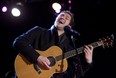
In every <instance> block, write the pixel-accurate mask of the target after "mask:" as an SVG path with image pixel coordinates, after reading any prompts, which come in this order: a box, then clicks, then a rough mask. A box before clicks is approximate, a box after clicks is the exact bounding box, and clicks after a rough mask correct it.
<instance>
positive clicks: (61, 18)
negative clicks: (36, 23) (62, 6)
mask: <svg viewBox="0 0 116 78" xmlns="http://www.w3.org/2000/svg"><path fill="white" fill-rule="evenodd" d="M70 21H71V16H70V15H69V14H68V13H65V12H62V13H60V14H59V15H58V16H57V17H56V20H55V23H54V24H55V26H56V27H57V28H58V29H59V30H62V29H64V27H65V26H68V25H69V24H70Z"/></svg>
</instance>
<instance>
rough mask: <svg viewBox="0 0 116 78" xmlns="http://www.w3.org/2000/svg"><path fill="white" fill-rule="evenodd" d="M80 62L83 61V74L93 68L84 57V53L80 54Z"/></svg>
mask: <svg viewBox="0 0 116 78" xmlns="http://www.w3.org/2000/svg"><path fill="white" fill-rule="evenodd" d="M79 56H80V61H81V65H82V69H83V73H84V74H85V73H86V72H87V71H88V70H89V69H90V68H91V67H92V66H93V63H90V64H89V63H87V62H86V60H85V57H84V53H83V54H80V55H79Z"/></svg>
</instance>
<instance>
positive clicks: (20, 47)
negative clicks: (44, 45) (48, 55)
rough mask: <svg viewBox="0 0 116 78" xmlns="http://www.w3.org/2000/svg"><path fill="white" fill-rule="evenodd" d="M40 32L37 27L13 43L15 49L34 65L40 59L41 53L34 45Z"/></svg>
mask: <svg viewBox="0 0 116 78" xmlns="http://www.w3.org/2000/svg"><path fill="white" fill-rule="evenodd" d="M40 31H41V29H40V27H39V26H35V27H34V28H32V29H30V30H28V31H27V32H25V33H23V34H22V35H20V36H18V37H17V38H16V39H15V40H14V42H13V47H14V48H15V49H16V50H17V51H19V53H21V54H22V55H23V56H24V57H26V58H27V59H28V60H29V61H30V62H32V63H34V62H36V60H37V58H38V57H39V53H37V52H36V51H35V49H34V48H33V46H32V44H33V42H34V40H35V38H36V36H37V35H38V36H39V35H40Z"/></svg>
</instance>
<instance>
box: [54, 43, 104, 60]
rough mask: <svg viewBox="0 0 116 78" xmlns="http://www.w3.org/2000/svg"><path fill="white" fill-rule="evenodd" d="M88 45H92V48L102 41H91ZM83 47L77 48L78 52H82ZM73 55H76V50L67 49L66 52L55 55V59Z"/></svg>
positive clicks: (100, 44) (99, 44)
mask: <svg viewBox="0 0 116 78" xmlns="http://www.w3.org/2000/svg"><path fill="white" fill-rule="evenodd" d="M89 45H91V46H93V48H96V47H99V46H102V45H103V43H102V42H101V41H98V42H94V43H91V44H89ZM83 48H84V47H80V48H77V52H78V54H80V53H83ZM75 55H77V53H76V51H75V50H71V51H68V52H66V53H64V54H62V55H59V56H57V57H56V60H57V61H59V60H61V59H65V58H66V59H67V58H70V57H73V56H75Z"/></svg>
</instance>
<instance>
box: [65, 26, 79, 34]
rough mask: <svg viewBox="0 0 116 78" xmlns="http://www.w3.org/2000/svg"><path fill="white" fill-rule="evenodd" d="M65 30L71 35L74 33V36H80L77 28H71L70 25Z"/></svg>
mask: <svg viewBox="0 0 116 78" xmlns="http://www.w3.org/2000/svg"><path fill="white" fill-rule="evenodd" d="M64 31H65V32H66V33H69V34H70V35H73V36H80V33H79V32H77V31H76V30H73V29H71V28H70V27H69V26H65V27H64Z"/></svg>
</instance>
